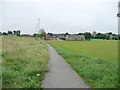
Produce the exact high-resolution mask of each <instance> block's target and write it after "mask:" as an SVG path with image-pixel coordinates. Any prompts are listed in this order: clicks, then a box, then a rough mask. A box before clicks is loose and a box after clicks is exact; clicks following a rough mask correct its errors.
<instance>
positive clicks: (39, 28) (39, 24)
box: [38, 19, 40, 31]
mask: <svg viewBox="0 0 120 90" xmlns="http://www.w3.org/2000/svg"><path fill="white" fill-rule="evenodd" d="M38 30H39V31H40V19H38Z"/></svg>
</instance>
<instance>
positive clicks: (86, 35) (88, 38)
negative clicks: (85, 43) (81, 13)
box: [84, 32, 92, 40]
mask: <svg viewBox="0 0 120 90" xmlns="http://www.w3.org/2000/svg"><path fill="white" fill-rule="evenodd" d="M84 36H85V39H87V40H90V38H91V37H92V35H91V33H90V32H85V33H84Z"/></svg>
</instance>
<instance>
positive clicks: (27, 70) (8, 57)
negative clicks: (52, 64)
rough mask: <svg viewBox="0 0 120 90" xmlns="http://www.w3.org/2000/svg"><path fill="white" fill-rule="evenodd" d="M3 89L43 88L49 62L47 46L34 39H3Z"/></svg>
mask: <svg viewBox="0 0 120 90" xmlns="http://www.w3.org/2000/svg"><path fill="white" fill-rule="evenodd" d="M2 61H3V62H2V64H3V72H2V79H3V80H2V85H3V88H41V83H42V80H43V79H44V74H45V72H46V70H47V64H48V61H49V55H48V49H47V46H46V45H45V44H44V43H42V42H40V41H38V40H35V39H34V38H29V37H3V38H2Z"/></svg>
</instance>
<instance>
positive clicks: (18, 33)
mask: <svg viewBox="0 0 120 90" xmlns="http://www.w3.org/2000/svg"><path fill="white" fill-rule="evenodd" d="M20 33H21V31H20V30H16V31H15V30H14V31H8V32H3V33H2V32H0V35H3V36H7V35H9V36H12V35H15V36H20Z"/></svg>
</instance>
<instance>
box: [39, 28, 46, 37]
mask: <svg viewBox="0 0 120 90" xmlns="http://www.w3.org/2000/svg"><path fill="white" fill-rule="evenodd" d="M39 35H40V38H45V37H46V32H45V30H44V29H40V31H39Z"/></svg>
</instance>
